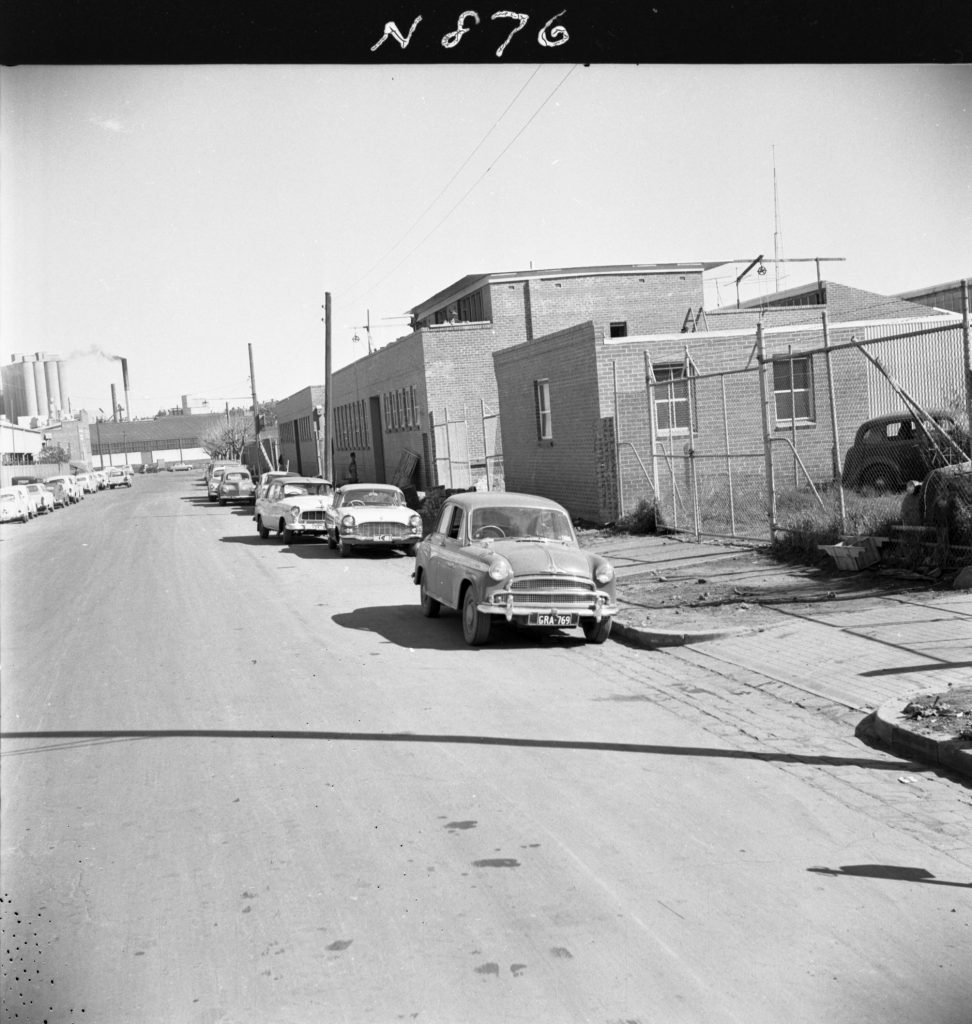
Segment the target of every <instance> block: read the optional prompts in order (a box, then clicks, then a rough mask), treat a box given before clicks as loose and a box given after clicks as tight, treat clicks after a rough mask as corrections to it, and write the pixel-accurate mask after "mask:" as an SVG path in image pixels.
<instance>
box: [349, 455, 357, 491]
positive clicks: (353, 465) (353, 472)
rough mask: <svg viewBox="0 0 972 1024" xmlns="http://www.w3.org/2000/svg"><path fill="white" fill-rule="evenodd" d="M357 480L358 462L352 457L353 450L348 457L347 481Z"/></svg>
mask: <svg viewBox="0 0 972 1024" xmlns="http://www.w3.org/2000/svg"><path fill="white" fill-rule="evenodd" d="M357 482H358V462H357V460H356V459H355V457H354V452H352V453H351V458H350V459H348V483H349V484H356V483H357Z"/></svg>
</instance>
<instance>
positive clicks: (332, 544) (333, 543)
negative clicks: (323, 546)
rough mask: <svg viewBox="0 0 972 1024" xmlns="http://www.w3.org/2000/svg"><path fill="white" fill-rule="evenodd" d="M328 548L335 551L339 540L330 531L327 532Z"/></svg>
mask: <svg viewBox="0 0 972 1024" xmlns="http://www.w3.org/2000/svg"><path fill="white" fill-rule="evenodd" d="M327 546H328V547H329V548H330V549H331V550H332V551H333V550H334V549H335V548H336V547H337V539H336V538H335V536H334V534H333V533H331V531H330V530H328V531H327Z"/></svg>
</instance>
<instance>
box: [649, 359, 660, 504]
mask: <svg viewBox="0 0 972 1024" xmlns="http://www.w3.org/2000/svg"><path fill="white" fill-rule="evenodd" d="M655 383H656V382H655V371H654V370H652V368H651V356H650V355H649V354H648V349H645V390H646V391H647V392H648V444H649V451H650V452H651V486H652V489H653V491H654V493H655V504H656V505H658V506H660V505H661V502H660V501H659V498H658V453H657V452H656V451H655V444H656V442H655Z"/></svg>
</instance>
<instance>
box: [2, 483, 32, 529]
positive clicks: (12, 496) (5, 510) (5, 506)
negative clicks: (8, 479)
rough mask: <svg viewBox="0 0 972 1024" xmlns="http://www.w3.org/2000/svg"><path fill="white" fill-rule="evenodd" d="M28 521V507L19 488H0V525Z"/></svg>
mask: <svg viewBox="0 0 972 1024" xmlns="http://www.w3.org/2000/svg"><path fill="white" fill-rule="evenodd" d="M29 521H30V506H29V504H28V502H27V498H26V496H25V494H24V491H23V490H22V488H21V487H19V486H18V487H14V486H10V487H0V523H13V522H21V523H26V522H29Z"/></svg>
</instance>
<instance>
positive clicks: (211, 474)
mask: <svg viewBox="0 0 972 1024" xmlns="http://www.w3.org/2000/svg"><path fill="white" fill-rule="evenodd" d="M242 468H243V466H242V465H241V464H240V463H239V462H218V463H210V465H209V467H208V468H207V469H206V490H207V491H208V492H209V500H210V501H215V500H216V498H217V497H218V496H219V481H220V478H221V477H222V475H223V474H224V473H225V472H226V470H227V469H236V470H240V469H242Z"/></svg>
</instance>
